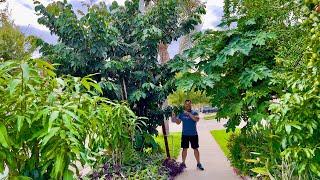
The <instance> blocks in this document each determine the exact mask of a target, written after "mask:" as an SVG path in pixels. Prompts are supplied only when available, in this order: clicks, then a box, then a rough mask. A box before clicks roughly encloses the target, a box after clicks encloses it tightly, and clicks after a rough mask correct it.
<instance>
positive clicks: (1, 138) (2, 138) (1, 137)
mask: <svg viewBox="0 0 320 180" xmlns="http://www.w3.org/2000/svg"><path fill="white" fill-rule="evenodd" d="M0 144H1V145H2V146H3V147H5V148H9V146H10V142H9V137H8V132H7V128H6V127H5V126H4V124H0Z"/></svg>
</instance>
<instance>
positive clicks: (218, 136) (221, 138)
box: [210, 129, 240, 157]
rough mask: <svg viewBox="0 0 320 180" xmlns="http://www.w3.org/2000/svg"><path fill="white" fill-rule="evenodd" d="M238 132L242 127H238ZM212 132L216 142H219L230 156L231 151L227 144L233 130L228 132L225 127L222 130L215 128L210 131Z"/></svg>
mask: <svg viewBox="0 0 320 180" xmlns="http://www.w3.org/2000/svg"><path fill="white" fill-rule="evenodd" d="M238 132H240V129H236V133H238ZM210 133H211V135H212V136H213V138H214V139H215V140H216V142H217V143H218V144H219V146H220V148H221V150H222V151H223V153H224V154H225V156H227V157H228V156H229V153H230V152H229V150H228V147H227V144H228V139H229V137H230V135H231V134H232V133H233V132H229V133H227V132H226V130H225V129H222V130H213V131H210Z"/></svg>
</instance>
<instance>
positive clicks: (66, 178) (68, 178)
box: [63, 170, 73, 180]
mask: <svg viewBox="0 0 320 180" xmlns="http://www.w3.org/2000/svg"><path fill="white" fill-rule="evenodd" d="M63 180H73V172H72V171H70V170H66V171H65V172H64V174H63Z"/></svg>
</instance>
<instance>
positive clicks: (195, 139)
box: [191, 135, 204, 171]
mask: <svg viewBox="0 0 320 180" xmlns="http://www.w3.org/2000/svg"><path fill="white" fill-rule="evenodd" d="M191 147H192V149H193V151H194V157H195V158H196V160H197V168H198V169H200V170H202V171H203V170H204V168H203V167H202V165H201V163H200V153H199V150H198V148H199V138H198V135H196V136H193V137H192V139H191Z"/></svg>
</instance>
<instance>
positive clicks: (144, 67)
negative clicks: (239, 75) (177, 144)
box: [36, 0, 205, 133]
mask: <svg viewBox="0 0 320 180" xmlns="http://www.w3.org/2000/svg"><path fill="white" fill-rule="evenodd" d="M179 3H180V1H177V0H165V1H164V0H162V1H158V2H157V3H155V5H153V6H151V7H150V8H148V10H147V11H146V13H145V14H142V13H140V12H139V9H138V7H139V2H138V0H134V1H126V2H125V5H124V6H120V5H118V4H117V3H116V2H113V3H112V5H111V6H110V7H106V5H104V4H100V5H94V6H92V7H90V8H89V9H88V13H86V14H85V15H83V16H81V17H79V18H78V17H77V15H76V14H75V12H73V10H72V7H71V5H70V4H68V3H65V2H56V3H52V4H50V5H49V6H48V7H44V6H43V5H42V4H37V6H36V11H37V12H38V13H39V15H40V18H39V23H41V24H43V25H45V26H47V27H49V28H50V31H51V32H52V33H54V34H56V35H57V36H59V43H58V44H57V45H49V44H46V43H43V42H42V43H41V45H42V49H41V52H42V53H43V54H44V55H45V56H46V58H47V59H48V60H49V61H50V62H53V63H59V64H61V66H59V67H58V71H59V73H60V74H71V75H74V76H80V77H83V76H86V75H88V74H94V73H98V74H96V75H95V76H94V77H93V78H94V79H95V80H97V81H98V82H99V83H100V85H101V86H102V88H103V92H104V96H106V97H108V98H111V99H117V100H126V101H128V102H129V105H130V107H131V108H132V109H133V110H134V112H135V113H136V114H137V115H138V116H143V117H147V118H148V120H146V124H147V128H146V129H145V130H146V131H147V132H149V133H156V130H155V128H156V127H157V126H158V125H161V123H162V121H163V118H164V115H168V114H170V112H169V111H165V110H163V109H162V104H163V102H164V101H165V99H166V98H167V96H168V95H169V93H171V92H172V91H173V90H174V89H175V86H174V83H173V82H172V78H173V76H174V73H172V72H171V71H170V69H169V68H168V66H167V65H166V64H164V65H160V64H159V63H158V44H159V43H160V42H164V43H170V42H171V41H172V40H176V39H177V38H179V37H180V36H182V35H184V34H187V33H189V32H190V31H191V30H193V28H194V26H195V25H197V24H198V23H199V22H200V21H201V20H200V17H201V15H202V14H203V13H205V12H204V7H203V6H199V8H197V9H195V10H194V11H193V12H192V13H190V15H189V16H188V17H184V18H183V17H182V16H181V15H180V6H179Z"/></svg>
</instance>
